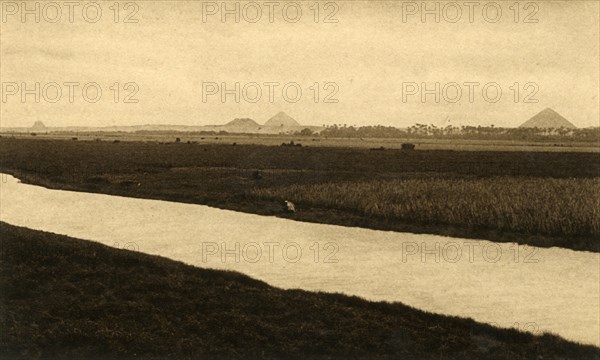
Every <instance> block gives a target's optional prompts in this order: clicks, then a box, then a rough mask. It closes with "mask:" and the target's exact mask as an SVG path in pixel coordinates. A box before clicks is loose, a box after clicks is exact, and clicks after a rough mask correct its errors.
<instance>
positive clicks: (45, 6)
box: [0, 1, 141, 24]
mask: <svg viewBox="0 0 600 360" xmlns="http://www.w3.org/2000/svg"><path fill="white" fill-rule="evenodd" d="M0 11H1V15H0V18H1V19H2V23H5V24H6V23H11V22H19V23H29V24H33V23H37V24H39V23H49V24H55V23H70V24H74V23H88V24H95V23H98V22H105V21H110V22H114V23H122V24H136V23H139V22H140V19H141V16H140V3H139V2H132V1H98V2H95V1H0Z"/></svg>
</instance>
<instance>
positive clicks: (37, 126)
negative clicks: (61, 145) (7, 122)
mask: <svg viewBox="0 0 600 360" xmlns="http://www.w3.org/2000/svg"><path fill="white" fill-rule="evenodd" d="M31 131H46V125H44V123H43V122H41V121H36V122H35V123H33V126H32V127H31Z"/></svg>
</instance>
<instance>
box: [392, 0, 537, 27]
mask: <svg viewBox="0 0 600 360" xmlns="http://www.w3.org/2000/svg"><path fill="white" fill-rule="evenodd" d="M401 8H402V10H401V17H402V23H422V24H426V23H470V24H472V23H490V24H496V23H498V22H501V21H502V20H505V21H507V22H510V23H524V24H537V23H538V22H539V16H538V15H539V14H538V13H539V11H540V6H539V4H538V3H537V2H532V1H528V2H513V1H498V2H494V1H486V2H479V1H462V2H461V1H448V2H440V1H403V2H402V4H401Z"/></svg>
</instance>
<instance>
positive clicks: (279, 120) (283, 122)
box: [265, 111, 300, 127]
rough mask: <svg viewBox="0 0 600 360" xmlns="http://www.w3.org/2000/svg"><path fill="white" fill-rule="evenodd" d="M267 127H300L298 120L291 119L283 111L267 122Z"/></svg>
mask: <svg viewBox="0 0 600 360" xmlns="http://www.w3.org/2000/svg"><path fill="white" fill-rule="evenodd" d="M265 126H273V127H281V126H300V124H298V122H297V121H296V120H294V119H293V118H292V117H290V116H289V115H288V114H286V113H284V112H283V111H280V112H278V113H277V114H276V115H275V116H273V117H272V118H270V119H269V120H267V122H266V123H265Z"/></svg>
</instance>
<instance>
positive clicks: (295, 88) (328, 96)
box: [202, 81, 340, 104]
mask: <svg viewBox="0 0 600 360" xmlns="http://www.w3.org/2000/svg"><path fill="white" fill-rule="evenodd" d="M339 91H340V87H339V85H338V84H337V83H336V82H332V81H323V82H313V83H310V84H304V85H301V84H299V83H297V82H293V81H292V82H286V83H281V82H277V81H265V82H245V83H242V82H234V83H227V82H217V81H204V82H202V102H203V103H208V102H220V103H227V102H235V103H240V102H245V103H251V104H255V103H258V102H261V101H262V102H269V103H274V102H279V101H284V102H287V103H297V102H299V101H301V100H302V99H305V100H308V101H310V102H314V103H323V104H336V103H338V102H339V101H340V100H339V99H338V93H339Z"/></svg>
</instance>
